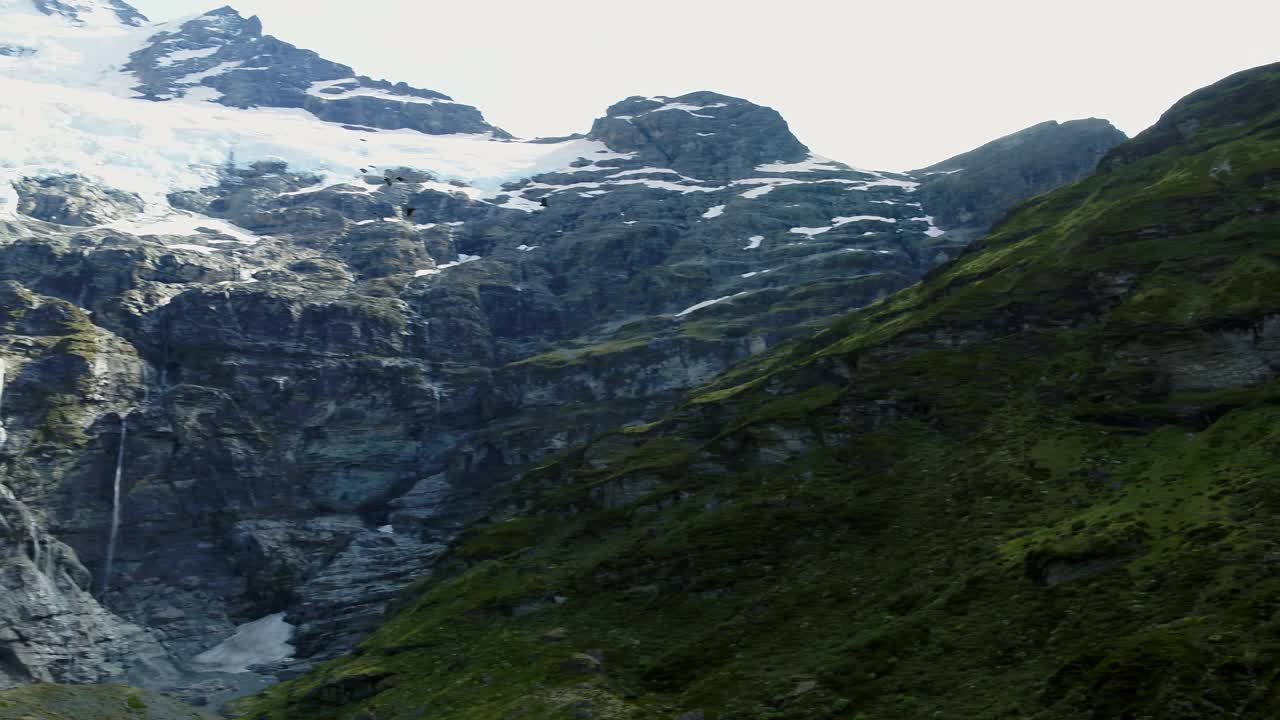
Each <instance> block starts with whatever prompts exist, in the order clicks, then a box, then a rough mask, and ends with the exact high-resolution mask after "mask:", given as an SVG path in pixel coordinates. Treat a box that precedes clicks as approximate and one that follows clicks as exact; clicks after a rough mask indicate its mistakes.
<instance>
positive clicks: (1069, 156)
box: [912, 118, 1126, 237]
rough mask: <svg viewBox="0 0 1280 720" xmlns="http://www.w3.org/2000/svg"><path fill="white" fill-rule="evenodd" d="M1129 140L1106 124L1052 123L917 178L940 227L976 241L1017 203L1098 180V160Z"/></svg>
mask: <svg viewBox="0 0 1280 720" xmlns="http://www.w3.org/2000/svg"><path fill="white" fill-rule="evenodd" d="M1125 139H1126V138H1125V135H1124V133H1122V132H1120V131H1119V130H1117V129H1116V128H1115V127H1113V126H1112V125H1111V123H1109V122H1107V121H1106V120H1099V119H1097V118H1089V119H1087V120H1072V121H1070V122H1065V123H1059V122H1054V121H1049V122H1045V123H1041V124H1039V125H1034V126H1032V127H1029V128H1027V129H1025V130H1022V131H1019V132H1016V133H1013V134H1012V135H1007V136H1005V137H1002V138H998V139H996V140H992V141H991V142H989V143H987V144H986V145H983V146H982V147H980V148H977V149H975V150H971V151H969V152H967V153H963V154H961V155H957V156H955V157H953V158H950V159H948V160H944V161H942V162H940V163H937V164H936V165H931V166H929V167H927V168H923V169H920V170H915V171H913V172H912V174H913V175H916V176H918V177H919V178H920V179H921V181H922V182H923V183H924V186H923V187H922V188H921V191H920V192H921V197H922V198H924V200H925V202H927V203H928V204H929V207H930V209H931V210H932V211H934V212H936V213H937V218H938V222H939V223H941V224H942V225H943V226H945V227H947V228H949V229H951V230H952V231H953V232H955V233H958V234H969V235H971V236H974V237H976V236H980V235H981V234H982V233H983V232H984V231H985V230H986V229H987V228H989V227H991V225H992V224H993V223H995V222H996V221H997V220H999V219H1000V216H1001V215H1002V214H1003V213H1004V209H1006V208H1008V207H1010V206H1011V205H1013V204H1014V203H1015V202H1017V200H1016V199H1015V198H1028V197H1033V196H1035V195H1039V194H1041V193H1044V192H1048V191H1049V190H1052V189H1054V188H1057V187H1060V186H1062V185H1065V184H1067V183H1070V182H1074V181H1076V180H1080V179H1082V178H1086V177H1088V176H1090V175H1092V174H1093V171H1094V169H1095V168H1097V166H1098V161H1100V160H1101V159H1102V157H1103V156H1104V155H1106V154H1107V152H1108V151H1109V150H1111V149H1112V148H1114V147H1115V146H1117V145H1119V144H1120V143H1122V142H1124V141H1125ZM1064 148H1071V150H1070V151H1069V152H1064V151H1063V149H1064Z"/></svg>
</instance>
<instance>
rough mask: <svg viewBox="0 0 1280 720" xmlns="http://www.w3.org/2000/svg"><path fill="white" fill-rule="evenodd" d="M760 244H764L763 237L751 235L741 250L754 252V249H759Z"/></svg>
mask: <svg viewBox="0 0 1280 720" xmlns="http://www.w3.org/2000/svg"><path fill="white" fill-rule="evenodd" d="M762 242H764V236H763V235H752V236H751V237H749V238H747V246H746V247H744V248H742V249H743V250H755V249H756V248H758V247H760V243H762Z"/></svg>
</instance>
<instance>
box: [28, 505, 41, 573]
mask: <svg viewBox="0 0 1280 720" xmlns="http://www.w3.org/2000/svg"><path fill="white" fill-rule="evenodd" d="M27 534H28V535H30V536H31V564H32V565H35V566H36V570H39V569H40V531H39V529H38V528H36V516H35V515H27Z"/></svg>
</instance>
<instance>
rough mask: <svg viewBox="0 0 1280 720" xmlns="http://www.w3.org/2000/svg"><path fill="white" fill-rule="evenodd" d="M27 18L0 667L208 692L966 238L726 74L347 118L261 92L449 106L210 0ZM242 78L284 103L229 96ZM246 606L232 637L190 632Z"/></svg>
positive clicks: (219, 692)
mask: <svg viewBox="0 0 1280 720" xmlns="http://www.w3.org/2000/svg"><path fill="white" fill-rule="evenodd" d="M35 15H36V13H31V16H32V17H35ZM23 17H26V16H23ZM60 17H61V16H60ZM200 18H204V20H201V19H200ZM36 20H38V21H40V22H41V23H44V24H42V25H40V27H42V28H45V29H46V30H47V28H48V27H52V26H48V23H47V22H46V21H48V20H49V18H48V17H46V16H43V15H41V16H40V17H36ZM53 21H55V22H56V28H55V29H56V30H57V32H54V31H53V30H47V32H45V31H42V32H44V34H43V35H42V34H40V33H36V32H34V31H30V32H28V31H27V29H26V26H25V25H21V24H19V23H13V24H5V25H3V26H0V35H4V34H5V33H10V34H11V35H12V34H16V35H18V36H20V39H21V40H22V41H23V42H28V43H29V44H30V45H31V46H32V47H33V48H34V53H33V54H30V55H22V56H16V57H14V58H0V83H3V84H4V85H5V86H6V87H9V88H11V89H12V90H14V92H12V93H10V94H9V96H10V97H14V98H16V97H22V98H23V103H22V104H21V105H19V106H16V107H20V108H21V110H22V112H21V113H14V115H15V116H16V117H17V119H18V120H20V121H21V122H19V123H18V124H17V127H16V128H14V129H11V130H7V131H5V132H8V135H7V139H8V140H11V142H6V143H5V148H6V149H5V150H4V151H3V159H4V160H5V163H6V167H5V168H4V170H3V177H0V190H3V191H4V195H7V197H4V198H3V199H5V200H7V201H8V202H6V203H4V204H3V205H0V213H2V214H3V217H0V283H3V285H2V286H0V295H2V297H3V299H4V302H3V303H2V304H0V361H3V363H4V368H5V370H4V379H3V382H4V383H5V384H6V385H7V387H6V388H4V389H3V390H4V392H5V394H4V400H5V403H4V411H5V413H4V417H3V418H0V425H3V429H4V441H3V443H0V468H2V469H3V476H0V482H3V485H0V490H2V491H5V492H0V495H3V496H4V502H0V517H3V518H4V520H5V522H6V523H7V525H5V526H4V527H6V528H9V531H7V532H9V535H8V537H10V538H11V540H12V541H13V542H12V543H10V544H9V545H6V546H5V553H4V554H2V555H0V564H3V566H4V568H5V571H6V572H7V573H10V575H8V577H11V578H12V579H13V582H14V584H13V587H12V588H11V589H12V590H13V592H12V593H10V594H8V595H5V596H4V602H0V633H5V634H4V635H3V636H2V637H3V638H5V639H3V640H0V643H3V650H4V652H5V653H6V654H5V655H4V658H5V661H4V662H0V684H5V685H8V684H15V683H27V682H30V681H33V680H35V681H63V682H95V681H119V680H128V681H133V682H139V683H144V684H146V685H147V686H148V687H149V688H155V689H161V690H168V691H172V692H176V693H178V694H179V695H180V696H182V697H184V698H187V699H190V700H192V701H196V702H202V703H208V704H211V705H218V704H220V703H222V702H223V701H225V700H227V699H229V698H231V697H235V696H237V695H240V694H244V693H246V692H253V691H256V690H257V689H259V688H260V687H262V685H264V684H266V683H269V682H271V681H272V678H273V677H276V676H279V675H293V674H297V673H300V672H303V671H305V670H306V669H308V668H310V667H312V666H315V665H317V664H320V663H323V662H325V661H327V660H328V659H330V658H332V657H334V656H337V655H339V654H341V653H342V652H343V651H345V650H347V649H349V648H351V647H353V646H354V645H355V643H356V642H358V641H359V640H360V639H361V638H362V637H363V636H364V635H365V634H366V633H367V632H369V631H371V630H372V629H373V628H374V627H376V626H377V625H378V624H379V622H380V620H381V618H382V614H383V612H384V610H385V609H386V608H387V607H388V606H389V605H390V604H392V603H393V602H394V601H395V600H396V598H397V597H399V594H400V593H401V591H402V590H403V589H404V588H405V587H406V586H407V585H409V584H410V583H412V582H413V581H414V579H415V578H416V577H418V576H420V575H422V574H425V573H428V572H430V569H431V567H432V565H433V562H434V559H435V558H436V557H437V556H438V555H439V554H440V553H441V552H442V551H443V550H444V549H445V547H447V546H448V545H450V544H451V543H452V542H453V541H454V539H455V538H456V537H457V535H458V533H459V532H461V531H462V530H464V529H465V528H467V527H468V526H469V525H470V524H471V523H473V522H474V521H475V520H476V519H478V518H482V517H484V516H485V515H486V514H487V513H489V512H490V511H491V508H490V503H491V501H492V500H493V498H494V497H495V493H496V492H498V490H499V489H500V488H503V487H506V486H507V484H508V483H510V482H516V481H519V479H520V478H521V477H523V476H524V475H525V474H526V473H527V472H528V471H529V469H530V468H531V467H533V466H535V465H536V464H538V463H540V462H542V461H543V460H545V459H546V458H548V457H550V456H553V455H555V454H556V453H558V452H560V451H562V450H565V449H567V448H570V447H574V446H577V445H580V444H582V443H585V442H588V441H590V440H591V439H592V438H593V437H594V436H596V435H598V434H600V433H602V432H607V431H609V430H610V429H611V428H616V427H619V426H622V425H628V426H631V427H637V428H639V427H643V426H645V425H646V424H648V423H651V422H653V421H654V419H655V418H661V417H663V416H664V414H665V413H667V411H668V410H669V408H670V407H672V405H673V404H675V403H677V402H678V401H679V399H680V398H681V397H682V396H683V395H684V394H685V393H687V392H689V391H690V390H691V389H692V388H694V387H697V386H698V385H700V384H702V383H705V382H709V381H712V380H713V379H714V378H716V377H717V376H718V375H719V374H720V373H722V372H723V371H725V370H727V369H729V368H730V367H731V366H733V365H734V364H735V363H739V362H741V361H744V360H748V359H749V358H752V357H755V356H761V355H762V354H763V353H765V352H766V351H768V349H769V348H770V347H773V346H776V345H778V344H780V343H785V342H788V341H789V340H791V339H793V338H796V337H799V336H804V335H807V334H809V333H811V332H813V331H815V330H817V329H819V328H821V327H822V326H824V325H826V324H827V323H828V322H830V320H831V319H832V318H834V317H837V316H840V315H842V314H843V313H845V312H846V311H848V310H849V309H852V308H855V307H860V306H863V305H867V304H870V303H873V302H875V301H876V300H878V299H881V298H883V297H886V296H888V295H890V294H891V293H893V292H894V291H896V290H899V289H901V288H903V287H905V286H908V285H910V284H911V283H913V282H914V281H916V280H917V279H919V278H920V277H922V276H923V275H924V274H925V273H927V272H928V271H929V269H930V268H931V267H932V266H933V265H935V264H936V263H939V262H943V261H944V260H946V258H948V257H950V256H952V255H955V254H958V253H959V252H960V250H961V248H962V247H963V246H964V242H965V241H964V239H963V238H962V237H958V235H957V234H953V232H952V231H951V229H950V228H948V227H946V225H945V224H943V225H939V224H938V222H937V221H936V218H935V216H934V213H933V211H932V209H931V208H929V207H928V205H927V204H925V203H924V202H922V200H923V198H922V197H921V195H920V190H921V188H922V187H923V184H924V180H923V179H922V178H914V177H911V176H907V175H903V174H898V173H885V172H878V171H871V170H859V169H856V168H853V167H851V166H848V165H845V164H843V163H839V162H836V161H834V160H830V159H827V158H822V157H817V156H813V155H811V154H810V153H809V151H808V149H807V148H806V147H805V146H804V145H803V143H801V142H800V141H799V139H797V138H796V137H795V136H794V135H793V134H792V133H791V132H790V130H789V128H788V127H787V125H786V121H785V119H783V118H782V117H781V116H780V115H779V114H778V113H777V112H776V111H775V110H772V109H770V108H765V107H763V106H759V105H756V104H754V103H750V102H748V101H745V100H740V99H737V98H730V97H728V96H723V95H718V94H714V93H694V94H689V95H684V96H680V97H678V98H670V97H666V96H661V97H658V98H643V97H639V96H633V97H631V98H627V99H625V100H623V101H622V102H621V103H618V104H615V105H614V106H613V107H612V108H611V109H610V110H607V111H606V112H605V115H604V117H603V118H602V119H601V121H599V122H598V123H596V126H597V127H596V128H594V129H593V131H592V135H591V136H581V137H571V138H568V139H563V140H561V141H558V142H554V143H550V144H547V143H528V142H517V141H508V140H504V139H497V138H495V137H494V134H493V133H492V132H490V131H485V132H476V133H462V134H458V133H446V134H432V133H430V132H421V131H419V130H417V129H412V128H404V127H400V128H396V129H385V128H377V127H373V126H372V125H346V123H345V122H344V119H335V120H333V121H326V120H324V119H323V118H321V117H319V116H318V114H317V113H314V112H311V111H309V110H307V109H306V107H291V106H287V103H291V102H294V101H295V100H297V99H298V97H299V96H300V95H302V96H306V97H307V98H314V101H315V102H317V103H333V102H337V103H347V104H348V105H349V106H350V107H353V108H356V109H358V110H359V109H361V108H365V109H368V107H373V108H375V109H376V108H381V107H383V106H384V105H385V104H386V103H391V104H393V105H396V106H399V105H404V106H410V105H421V106H423V107H427V108H430V107H435V106H436V105H439V106H440V107H447V106H449V103H448V102H445V98H444V97H443V96H442V95H441V94H439V93H434V92H433V91H425V90H415V89H413V88H410V87H408V86H404V87H401V86H399V85H389V84H379V82H378V81H372V80H368V79H366V78H362V77H359V76H355V77H354V81H353V82H348V81H350V80H352V78H350V77H342V76H344V75H346V74H347V73H348V70H349V69H348V68H346V66H336V64H325V61H317V60H316V56H314V55H312V54H307V52H308V51H303V50H298V49H297V48H294V47H293V46H291V45H287V44H286V43H283V41H278V40H274V39H268V38H269V36H264V35H262V34H261V32H262V29H261V27H260V26H259V24H258V23H256V22H254V21H253V20H252V19H251V18H250V19H246V18H244V17H242V16H241V15H240V14H239V13H237V12H235V11H234V10H229V11H228V10H224V11H221V12H218V13H215V14H214V15H213V16H210V15H208V14H206V15H202V16H199V17H198V18H196V19H195V20H188V21H182V22H177V23H170V24H167V25H164V26H163V28H164V29H163V33H164V34H163V35H159V36H157V35H154V34H153V35H151V36H148V37H147V38H141V37H140V35H141V34H142V33H146V32H151V30H149V29H147V28H145V27H144V28H143V29H142V30H138V29H137V28H133V29H130V28H129V27H124V26H121V27H116V28H108V29H107V30H103V29H102V28H97V27H92V26H85V27H78V26H77V27H71V26H69V25H67V23H65V22H63V20H60V19H58V18H53ZM24 22H25V21H24ZM192 23H194V25H193V24H192ZM117 25H118V23H117ZM64 32H65V33H69V34H60V33H64ZM23 33H25V35H23ZM68 37H71V38H72V39H71V40H68V39H67V38H68ZM77 37H78V38H80V40H75V38H77ZM96 45H101V47H95V46H96ZM264 45H265V46H266V47H267V48H268V49H272V48H274V49H279V50H281V51H282V52H284V53H285V55H286V56H288V57H301V58H303V59H304V61H305V62H303V63H301V66H299V67H292V66H285V65H288V64H287V63H285V64H284V65H282V66H279V67H274V68H273V67H271V63H269V62H266V61H265V60H264V59H263V58H267V57H269V56H270V53H266V52H262V50H263V47H264ZM57 48H62V49H63V50H67V52H68V53H70V54H69V55H67V56H66V57H65V58H64V57H63V56H60V55H58V54H57V53H54V52H53V50H54V49H57ZM139 48H141V54H139ZM126 50H127V51H128V52H124V51H126ZM91 51H92V52H91ZM42 52H43V53H46V54H45V55H43V56H42V55H41V53H42ZM130 55H132V56H133V57H135V58H136V62H137V67H138V68H141V71H142V72H143V74H144V75H145V74H147V73H150V72H152V71H154V73H153V77H152V76H149V77H151V80H150V81H148V82H151V83H152V85H151V87H152V95H153V96H154V98H155V99H154V100H143V99H138V98H136V97H135V96H136V95H137V93H136V92H135V91H134V90H132V86H133V80H132V79H131V78H132V77H133V75H132V73H131V72H126V73H120V72H118V70H120V69H121V68H122V67H123V65H124V63H123V58H126V57H129V56H130ZM59 58H62V59H59ZM234 63H240V64H239V65H236V66H235V67H227V65H229V64H234ZM41 67H43V70H41ZM259 67H267V69H266V70H258V69H254V68H259ZM67 68H70V69H67ZM148 68H149V70H148ZM64 70H65V72H64ZM215 70H216V72H215ZM27 71H31V72H29V73H27ZM351 72H354V71H351ZM22 73H27V75H23V74H22ZM15 75H21V77H15ZM28 75H29V76H28ZM193 76H200V77H198V78H197V79H196V80H192V77H193ZM51 78H52V79H51ZM181 78H186V80H183V81H182V82H178V80H179V79H181ZM322 78H323V79H322ZM259 81H260V82H261V85H260V86H256V85H255V82H259ZM317 83H319V84H326V83H328V85H326V86H325V87H316V84H317ZM179 86H180V87H181V88H186V89H185V90H184V91H183V92H185V93H186V95H185V96H177V95H175V96H173V97H172V99H165V97H164V96H165V95H166V92H165V89H166V88H169V89H175V88H179ZM219 88H222V89H219ZM281 88H284V89H283V90H281ZM224 90H225V91H226V92H225V93H224ZM312 90H314V92H315V93H319V95H322V96H324V97H317V96H315V95H311V94H309V91H312ZM326 90H329V91H332V92H325V91H326ZM41 92H43V93H44V94H41ZM280 92H285V95H286V97H285V99H283V100H281V99H279V98H278V97H276V95H277V94H278V93H280ZM214 93H223V95H222V96H221V97H224V98H226V97H229V98H230V100H229V102H230V103H231V104H230V105H229V104H225V103H218V102H209V99H211V98H213V99H216V98H215V96H214ZM237 93H239V94H237ZM255 93H258V94H263V95H264V97H266V99H265V100H264V102H268V103H280V104H281V106H266V105H263V106H259V107H253V108H242V107H238V106H235V104H236V103H240V102H242V101H245V102H248V101H249V100H251V99H252V98H253V97H256V95H255ZM384 96H394V97H398V98H402V99H401V100H389V99H388V98H387V97H384ZM289 98H293V99H292V100H290V99H289ZM413 100H422V101H431V102H420V103H419V102H413ZM302 102H304V103H310V102H312V100H309V99H308V100H302ZM370 103H372V105H370ZM317 107H323V106H317ZM361 111H362V112H363V110H361ZM405 112H407V113H409V114H408V115H406V114H404V113H400V114H393V115H392V116H387V117H384V118H383V119H384V120H385V121H386V122H383V123H382V124H394V122H395V121H397V119H404V118H406V117H411V116H412V113H413V112H416V111H413V110H409V111H405ZM628 114H629V119H626V118H625V117H624V116H628ZM71 131H74V132H71ZM170 140H172V142H170ZM611 143H612V144H611ZM1058 150H1059V152H1060V154H1061V155H1063V156H1074V155H1077V154H1080V152H1081V148H1079V147H1077V146H1074V145H1072V144H1070V143H1065V144H1063V145H1061V146H1060V147H1059V148H1058ZM1086 154H1087V153H1086ZM1008 196H1009V197H1018V198H1019V199H1021V196H1019V194H1018V192H1017V191H1014V192H1012V193H1010V194H1009V195H1008ZM6 493H7V494H6ZM10 495H11V496H12V497H9V496H10ZM108 555H109V556H110V557H108ZM27 617H42V618H48V621H47V622H41V623H38V624H36V625H35V626H34V627H31V628H24V627H22V623H23V620H22V618H27ZM282 636H287V637H285V642H286V644H288V645H290V646H292V648H293V651H292V652H293V654H294V657H292V658H287V659H285V660H281V659H280V658H281V657H282V653H284V652H285V651H284V648H282V646H281V644H280V643H281V642H282V641H281V640H280V638H281V637H282ZM91 637H110V638H113V640H112V641H111V642H106V643H90V642H89V641H88V640H86V638H91ZM246 637H248V638H249V639H251V640H252V639H255V638H256V639H257V640H259V641H261V642H256V643H250V645H251V647H252V648H253V652H251V653H248V654H247V655H245V656H244V658H243V662H241V663H240V664H239V665H237V666H236V669H240V665H242V666H243V669H245V670H247V672H238V673H227V672H222V669H224V668H225V667H228V665H227V664H226V663H215V664H214V665H206V664H202V661H201V660H200V659H201V658H205V659H208V658H225V657H227V656H228V655H232V654H234V653H233V651H234V650H235V649H236V647H237V646H238V645H239V644H240V643H243V642H244V641H245V638H246ZM286 654H287V653H286Z"/></svg>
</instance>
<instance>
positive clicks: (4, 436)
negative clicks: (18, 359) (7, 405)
mask: <svg viewBox="0 0 1280 720" xmlns="http://www.w3.org/2000/svg"><path fill="white" fill-rule="evenodd" d="M7 369H8V367H7V366H6V365H5V362H4V360H0V445H4V444H5V441H7V440H8V439H9V433H8V431H6V430H5V429H4V380H5V377H4V373H5V370H7Z"/></svg>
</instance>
